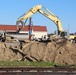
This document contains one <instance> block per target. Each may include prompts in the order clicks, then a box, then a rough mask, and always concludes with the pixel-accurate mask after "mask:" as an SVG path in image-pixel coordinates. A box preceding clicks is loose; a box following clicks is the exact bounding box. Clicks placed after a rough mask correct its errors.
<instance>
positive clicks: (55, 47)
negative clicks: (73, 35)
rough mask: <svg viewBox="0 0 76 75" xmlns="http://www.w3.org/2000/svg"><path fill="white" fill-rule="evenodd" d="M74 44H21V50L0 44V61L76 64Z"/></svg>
mask: <svg viewBox="0 0 76 75" xmlns="http://www.w3.org/2000/svg"><path fill="white" fill-rule="evenodd" d="M75 49H76V44H73V43H71V42H69V41H65V42H60V43H57V42H55V41H52V42H48V43H42V42H31V43H28V44H23V45H22V49H19V48H13V47H6V45H5V44H4V43H0V60H10V61H12V60H18V61H21V60H24V61H26V60H28V61H33V62H35V61H45V62H46V61H48V62H54V63H57V64H64V65H65V64H66V65H71V64H76V50H75Z"/></svg>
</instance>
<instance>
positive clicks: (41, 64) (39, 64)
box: [0, 61, 54, 67]
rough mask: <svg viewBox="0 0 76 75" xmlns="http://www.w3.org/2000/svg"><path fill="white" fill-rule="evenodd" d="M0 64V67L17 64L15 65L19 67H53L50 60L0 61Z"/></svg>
mask: <svg viewBox="0 0 76 75" xmlns="http://www.w3.org/2000/svg"><path fill="white" fill-rule="evenodd" d="M0 66H1V67H4V66H7V67H12V66H17V67H20V66H27V67H29V66H35V67H46V66H48V67H53V66H54V63H52V62H42V61H41V62H28V61H0Z"/></svg>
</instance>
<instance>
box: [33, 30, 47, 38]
mask: <svg viewBox="0 0 76 75" xmlns="http://www.w3.org/2000/svg"><path fill="white" fill-rule="evenodd" d="M32 34H33V35H34V38H41V37H42V36H44V35H47V34H48V33H47V32H39V31H35V32H33V33H32Z"/></svg>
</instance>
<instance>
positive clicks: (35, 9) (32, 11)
mask: <svg viewBox="0 0 76 75" xmlns="http://www.w3.org/2000/svg"><path fill="white" fill-rule="evenodd" d="M42 7H43V6H42V5H37V6H35V7H33V8H31V9H30V10H29V11H28V12H27V13H24V14H23V15H22V16H21V17H20V18H18V20H17V22H16V26H17V29H18V25H19V23H22V29H23V28H24V25H25V24H24V22H23V20H26V21H27V19H28V18H30V17H31V16H32V15H33V14H35V13H37V12H39V13H41V14H42V15H44V16H45V17H47V18H48V19H50V20H52V21H53V22H54V23H55V24H56V25H57V29H58V34H59V35H61V36H62V35H63V34H64V30H63V28H62V23H61V21H60V20H59V18H58V17H57V16H55V15H54V14H53V13H52V12H50V11H49V10H48V9H47V8H45V7H43V8H44V9H45V10H46V12H44V11H43V10H42V9H41V8H42Z"/></svg>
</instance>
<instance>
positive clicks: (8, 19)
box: [0, 0, 76, 33]
mask: <svg viewBox="0 0 76 75" xmlns="http://www.w3.org/2000/svg"><path fill="white" fill-rule="evenodd" d="M39 4H42V5H43V6H45V7H46V8H48V9H49V10H50V11H51V12H52V13H53V14H55V15H56V16H58V18H59V19H60V20H61V22H62V26H63V29H64V30H69V31H70V33H71V32H76V0H0V24H7V25H8V24H9V25H15V24H16V21H17V18H18V17H20V16H21V15H22V14H23V13H25V12H27V11H28V10H29V9H30V8H32V7H34V6H36V5H39ZM32 20H33V25H42V26H46V27H47V30H48V33H53V32H54V31H55V30H57V27H56V25H55V24H54V23H53V22H52V21H51V20H49V19H48V18H46V17H45V16H43V15H41V14H40V13H36V14H34V15H33V16H32ZM27 24H28V23H27Z"/></svg>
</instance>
